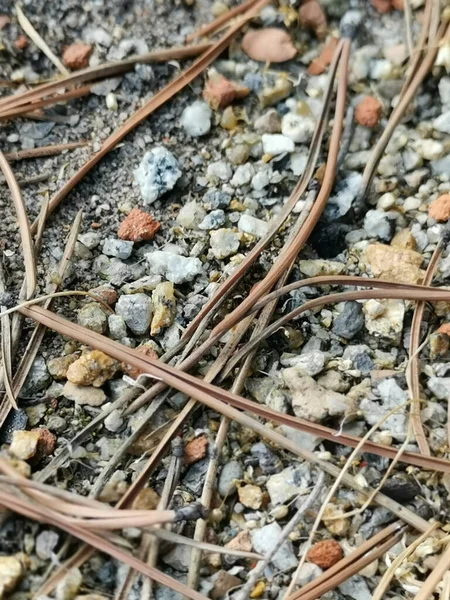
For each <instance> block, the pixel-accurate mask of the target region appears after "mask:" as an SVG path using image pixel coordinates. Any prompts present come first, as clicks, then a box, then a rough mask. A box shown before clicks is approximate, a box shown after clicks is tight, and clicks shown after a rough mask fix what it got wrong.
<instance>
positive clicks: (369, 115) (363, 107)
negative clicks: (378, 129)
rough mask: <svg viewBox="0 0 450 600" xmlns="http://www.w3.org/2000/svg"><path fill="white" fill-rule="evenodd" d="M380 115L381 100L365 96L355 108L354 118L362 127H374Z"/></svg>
mask: <svg viewBox="0 0 450 600" xmlns="http://www.w3.org/2000/svg"><path fill="white" fill-rule="evenodd" d="M380 117H381V102H380V101H379V100H377V99H376V98H374V97H373V96H365V97H364V98H363V99H362V100H361V102H360V103H359V104H357V106H356V108H355V120H356V122H357V123H359V124H360V125H363V126H364V127H375V125H376V124H377V123H378V121H379V120H380Z"/></svg>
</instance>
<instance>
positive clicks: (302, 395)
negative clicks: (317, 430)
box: [282, 367, 353, 423]
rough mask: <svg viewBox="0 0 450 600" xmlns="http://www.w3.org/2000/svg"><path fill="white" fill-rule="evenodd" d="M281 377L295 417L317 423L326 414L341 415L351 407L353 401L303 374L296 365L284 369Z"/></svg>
mask: <svg viewBox="0 0 450 600" xmlns="http://www.w3.org/2000/svg"><path fill="white" fill-rule="evenodd" d="M282 377H283V379H284V381H285V383H286V385H287V386H288V387H289V389H290V390H291V392H292V408H293V410H294V413H295V415H296V416H297V417H301V418H303V419H307V420H308V421H313V422H315V423H319V422H320V421H322V420H323V419H325V418H326V417H327V416H342V415H344V414H345V413H346V412H347V411H348V410H352V409H353V402H352V401H351V400H350V399H349V398H347V397H346V396H344V395H343V394H338V393H337V392H333V391H332V390H327V389H326V388H324V387H322V386H321V385H319V384H318V383H317V382H316V381H315V380H314V379H313V378H312V377H309V376H307V375H303V374H302V371H299V370H298V369H297V367H291V368H290V369H284V370H283V372H282Z"/></svg>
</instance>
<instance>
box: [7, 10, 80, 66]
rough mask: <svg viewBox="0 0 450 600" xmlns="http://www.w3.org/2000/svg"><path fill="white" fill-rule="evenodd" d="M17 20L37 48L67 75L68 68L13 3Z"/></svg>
mask: <svg viewBox="0 0 450 600" xmlns="http://www.w3.org/2000/svg"><path fill="white" fill-rule="evenodd" d="M15 9H16V14H17V20H18V21H19V25H20V26H21V27H22V29H23V30H24V31H25V33H26V34H27V36H28V37H29V38H30V39H31V40H32V41H33V42H34V43H35V44H36V46H37V47H38V48H39V50H42V52H43V53H44V54H45V56H46V57H47V58H48V59H49V60H50V61H51V62H52V63H53V64H54V65H55V67H56V68H57V69H58V71H60V73H62V74H63V75H69V70H68V69H66V67H65V66H64V65H63V64H62V62H61V61H60V60H59V58H58V57H57V56H56V55H55V54H54V53H53V52H52V51H51V50H50V48H49V47H48V44H47V42H46V41H45V40H44V39H42V37H41V36H40V35H39V33H38V32H37V31H36V29H35V28H34V27H33V25H32V24H31V23H30V21H29V20H28V18H27V17H26V16H25V13H24V12H23V10H22V9H21V8H20V6H19V5H18V4H16V5H15Z"/></svg>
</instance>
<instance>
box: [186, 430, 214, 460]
mask: <svg viewBox="0 0 450 600" xmlns="http://www.w3.org/2000/svg"><path fill="white" fill-rule="evenodd" d="M207 450H208V438H207V437H206V435H201V436H200V437H198V438H195V439H193V440H192V441H190V442H188V443H187V444H186V446H185V447H184V464H185V465H192V464H193V463H195V462H198V461H199V460H201V459H202V458H205V456H206V451H207Z"/></svg>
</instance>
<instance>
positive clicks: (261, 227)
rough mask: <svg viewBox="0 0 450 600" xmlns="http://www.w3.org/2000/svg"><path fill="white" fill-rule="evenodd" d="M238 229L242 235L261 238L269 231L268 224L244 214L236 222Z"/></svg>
mask: <svg viewBox="0 0 450 600" xmlns="http://www.w3.org/2000/svg"><path fill="white" fill-rule="evenodd" d="M238 229H239V231H242V232H243V233H248V234H250V235H254V236H255V237H257V238H262V237H264V236H265V235H266V234H267V232H268V231H269V223H267V222H266V221H262V220H261V219H257V218H256V217H252V216H251V215H246V214H244V215H242V217H241V218H240V219H239V221H238Z"/></svg>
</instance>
